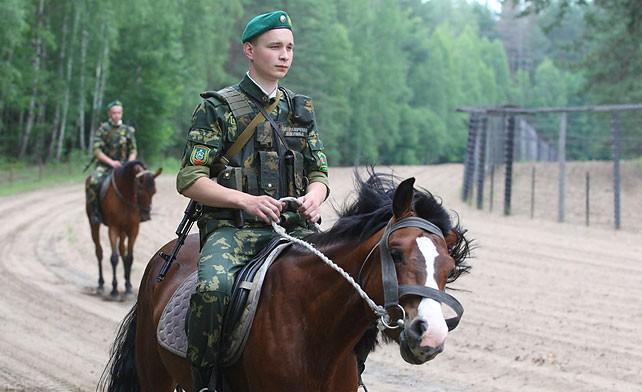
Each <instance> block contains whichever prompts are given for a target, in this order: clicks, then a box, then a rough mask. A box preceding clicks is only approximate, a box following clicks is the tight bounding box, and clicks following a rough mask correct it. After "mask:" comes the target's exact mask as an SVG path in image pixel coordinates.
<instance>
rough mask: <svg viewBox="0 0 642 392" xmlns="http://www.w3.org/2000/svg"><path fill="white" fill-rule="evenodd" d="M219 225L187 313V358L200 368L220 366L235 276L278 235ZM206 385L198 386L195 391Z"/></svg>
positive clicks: (297, 232) (300, 230)
mask: <svg viewBox="0 0 642 392" xmlns="http://www.w3.org/2000/svg"><path fill="white" fill-rule="evenodd" d="M219 222H220V223H219V227H218V228H217V229H216V230H215V231H214V232H213V233H212V234H210V235H209V237H208V238H207V240H206V241H205V244H204V245H203V248H202V250H201V256H200V259H199V261H198V283H197V284H196V292H195V293H194V294H193V295H192V297H191V299H190V306H189V310H188V313H187V320H186V329H187V341H188V345H187V359H188V360H189V361H190V363H191V364H192V366H193V367H196V368H212V367H214V366H216V364H217V357H218V349H219V347H218V345H219V341H220V339H221V328H222V323H223V315H224V312H225V308H226V306H227V305H228V304H229V301H230V298H231V294H232V285H233V284H234V277H235V276H236V274H237V273H238V272H239V271H240V270H241V269H242V268H243V266H245V264H246V263H247V262H248V261H250V260H251V259H252V257H254V255H256V254H257V253H258V252H259V251H260V250H261V249H262V248H263V247H265V246H266V245H267V244H268V243H269V242H270V240H271V239H272V238H274V237H275V236H276V235H277V234H276V233H275V232H274V230H273V229H272V227H271V226H265V225H262V226H259V227H251V226H249V227H247V226H244V227H242V228H237V227H235V226H234V225H233V224H232V223H231V222H228V221H219ZM289 231H290V234H291V235H292V236H294V237H298V238H302V237H304V236H306V235H308V234H311V233H312V231H311V230H309V229H307V228H304V227H301V226H296V227H295V228H294V229H293V230H289ZM193 373H194V372H193ZM206 381H207V380H205V382H206ZM203 386H206V385H203ZM203 386H197V385H194V390H196V391H198V390H200V388H202V387H203Z"/></svg>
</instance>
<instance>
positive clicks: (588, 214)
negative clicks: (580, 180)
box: [586, 172, 591, 226]
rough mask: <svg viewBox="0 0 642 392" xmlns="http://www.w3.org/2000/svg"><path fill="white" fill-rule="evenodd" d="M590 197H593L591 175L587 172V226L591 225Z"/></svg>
mask: <svg viewBox="0 0 642 392" xmlns="http://www.w3.org/2000/svg"><path fill="white" fill-rule="evenodd" d="M590 195H591V175H590V174H589V172H586V226H588V225H589V216H590V215H591V214H590V211H591V210H590V207H591V205H590Z"/></svg>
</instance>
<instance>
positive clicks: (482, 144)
mask: <svg viewBox="0 0 642 392" xmlns="http://www.w3.org/2000/svg"><path fill="white" fill-rule="evenodd" d="M486 124H487V118H486V117H483V118H482V119H481V121H480V126H479V132H478V134H479V150H478V151H477V153H478V155H477V209H478V210H481V209H482V208H484V178H485V177H486V143H487V139H488V137H487V134H488V130H487V129H486Z"/></svg>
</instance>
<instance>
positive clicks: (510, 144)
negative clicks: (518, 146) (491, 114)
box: [504, 115, 515, 215]
mask: <svg viewBox="0 0 642 392" xmlns="http://www.w3.org/2000/svg"><path fill="white" fill-rule="evenodd" d="M514 151H515V116H513V115H509V116H508V124H507V127H506V150H505V154H504V159H505V162H506V173H505V177H504V215H510V213H511V205H510V204H511V191H512V185H513V154H514Z"/></svg>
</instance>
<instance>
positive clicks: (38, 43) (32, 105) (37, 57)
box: [18, 0, 45, 159]
mask: <svg viewBox="0 0 642 392" xmlns="http://www.w3.org/2000/svg"><path fill="white" fill-rule="evenodd" d="M44 16H45V2H44V0H40V2H39V3H38V11H37V13H36V27H35V28H34V37H33V48H34V55H33V60H32V66H33V72H34V78H33V85H32V87H31V98H29V109H28V114H27V124H26V125H25V129H24V131H23V134H22V140H21V142H20V152H19V153H18V158H20V159H22V158H23V157H24V155H25V153H26V152H27V145H28V144H29V137H30V136H31V131H32V130H33V124H34V119H35V115H36V95H37V94H38V91H39V90H40V86H39V77H38V76H39V73H40V62H41V60H42V58H41V57H42V49H43V44H42V37H41V36H40V30H41V29H42V24H43V20H44Z"/></svg>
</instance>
